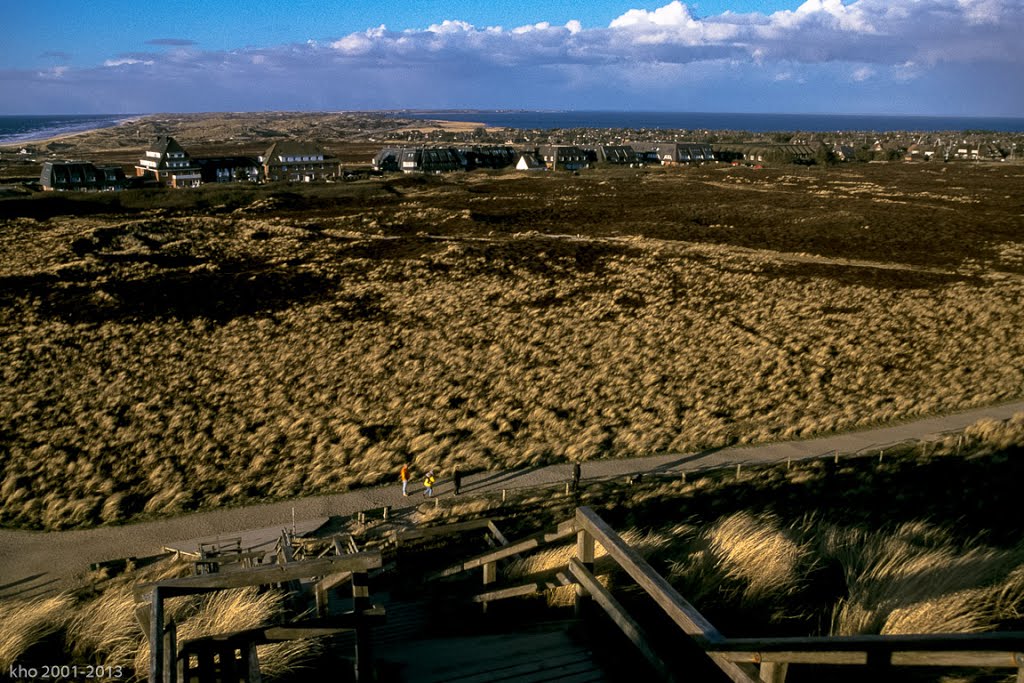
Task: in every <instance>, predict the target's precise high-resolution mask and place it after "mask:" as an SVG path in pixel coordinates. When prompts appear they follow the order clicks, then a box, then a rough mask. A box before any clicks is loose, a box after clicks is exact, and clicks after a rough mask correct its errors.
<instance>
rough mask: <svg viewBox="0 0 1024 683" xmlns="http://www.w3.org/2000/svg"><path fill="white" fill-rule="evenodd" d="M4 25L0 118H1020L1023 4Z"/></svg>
mask: <svg viewBox="0 0 1024 683" xmlns="http://www.w3.org/2000/svg"><path fill="white" fill-rule="evenodd" d="M4 17H5V23H6V24H7V28H6V29H5V31H4V34H5V37H4V40H3V41H2V42H0V113H6V114H15V113H122V112H123V113H143V112H153V111H251V110H263V109H287V110H339V109H382V108H388V109H390V108H546V109H568V108H574V109H634V110H671V111H744V112H758V111H764V112H797V113H802V112H811V113H814V112H849V113H892V114H934V115H977V116H1024V88H1022V87H1021V85H1020V77H1019V74H1020V73H1024V41H1022V40H1021V38H1020V35H1021V33H1020V32H1021V30H1022V27H1024V2H1022V0H807V1H806V2H800V0H795V1H785V0H763V1H757V0H702V1H701V2H692V3H681V2H678V0H676V1H673V2H668V1H667V0H655V1H654V2H653V3H650V4H645V3H643V2H639V1H637V0H623V1H615V0H596V1H591V2H585V3H584V2H579V0H576V1H574V2H567V1H564V0H544V1H541V0H522V1H518V2H465V1H460V0H447V1H444V0H404V1H396V0H392V1H390V2H357V1H350V2H342V1H332V0H317V1H314V0H293V1H290V2H289V1H284V0H278V1H277V2H263V1H259V0H249V1H248V2H241V1H239V0H218V1H217V2H210V3H204V2H196V0H191V1H190V2H180V1H179V0H163V1H162V2H155V3H132V2H112V1H110V0H96V1H95V2H83V1H81V0H77V1H69V0H34V1H32V2H19V3H16V4H12V6H10V7H9V8H7V9H5V11H4Z"/></svg>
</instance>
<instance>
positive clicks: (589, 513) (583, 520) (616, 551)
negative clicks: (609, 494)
mask: <svg viewBox="0 0 1024 683" xmlns="http://www.w3.org/2000/svg"><path fill="white" fill-rule="evenodd" d="M576 527H577V528H578V529H580V530H586V531H588V532H589V533H591V534H593V536H594V539H595V540H596V541H597V542H598V543H600V544H601V546H602V547H603V548H604V549H605V551H606V552H607V553H608V555H609V556H610V557H611V558H612V559H613V560H615V561H616V562H617V563H618V564H619V566H620V567H622V568H623V569H624V570H625V571H626V573H627V574H629V575H630V576H631V577H633V580H634V581H636V582H637V583H638V584H640V586H641V587H642V588H643V589H644V590H645V591H647V594H648V595H650V596H651V597H652V598H653V599H654V601H655V602H656V603H657V604H658V606H659V607H661V609H662V610H664V611H665V613H666V614H667V615H668V616H669V617H670V618H671V619H672V621H674V622H675V623H676V624H677V625H678V626H679V627H680V628H681V629H682V630H683V632H684V633H686V634H687V635H689V636H690V637H692V638H693V639H694V640H696V641H697V643H698V644H699V645H701V646H702V647H705V649H706V646H707V645H708V644H710V643H714V642H720V641H722V640H723V639H724V638H723V636H722V634H721V633H720V632H719V631H718V629H716V628H715V627H714V626H712V625H711V622H709V621H708V620H707V619H705V618H704V615H702V614H701V613H700V612H698V611H697V609H696V608H695V607H694V606H693V605H691V604H690V603H689V602H688V601H687V600H686V599H685V598H683V596H682V595H680V594H679V591H677V590H676V589H675V588H673V587H672V585H671V584H669V582H668V581H666V580H665V578H664V577H663V576H661V574H659V573H658V572H656V571H655V570H654V568H653V567H652V566H651V565H650V564H648V563H647V560H645V559H643V558H642V557H640V555H639V554H637V552H636V551H635V550H633V549H632V548H631V547H629V544H628V543H626V542H625V541H623V540H622V538H621V537H620V536H619V535H618V534H617V533H615V531H614V530H613V529H612V528H611V527H610V526H608V524H607V523H606V522H605V521H604V520H603V519H601V518H600V517H599V516H598V515H597V513H595V512H594V511H593V510H591V509H590V508H589V507H579V508H576ZM577 578H579V577H578V576H577ZM708 656H710V657H711V659H712V660H713V661H714V662H715V664H716V665H717V666H718V668H719V669H721V670H722V672H723V673H724V674H725V675H726V676H728V677H729V678H730V679H731V680H732V681H733V683H757V678H758V675H757V671H756V669H755V668H754V667H752V666H750V665H747V664H738V663H736V662H731V661H729V660H727V659H724V658H722V657H720V656H718V655H717V654H715V653H709V655H708Z"/></svg>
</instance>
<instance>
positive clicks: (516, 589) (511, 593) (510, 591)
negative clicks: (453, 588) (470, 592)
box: [471, 583, 544, 602]
mask: <svg viewBox="0 0 1024 683" xmlns="http://www.w3.org/2000/svg"><path fill="white" fill-rule="evenodd" d="M543 590H544V586H543V584H539V583H528V584H525V585H523V586H513V587H512V588H502V589H501V590H496V591H490V592H489V593H480V594H479V595H474V596H473V597H472V598H471V600H472V601H473V602H494V601H495V600H505V599H506V598H519V597H522V596H524V595H537V594H538V593H541V592H543Z"/></svg>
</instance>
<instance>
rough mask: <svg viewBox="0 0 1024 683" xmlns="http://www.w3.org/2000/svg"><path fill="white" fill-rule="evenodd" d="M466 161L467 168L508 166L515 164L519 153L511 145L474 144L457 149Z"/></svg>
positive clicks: (469, 169)
mask: <svg viewBox="0 0 1024 683" xmlns="http://www.w3.org/2000/svg"><path fill="white" fill-rule="evenodd" d="M455 151H456V153H458V154H459V155H460V156H461V157H462V158H463V159H465V162H466V170H467V171H472V170H473V169H476V168H507V167H508V166H514V165H515V163H516V160H517V159H518V158H519V155H518V154H517V153H516V151H515V150H514V149H512V148H511V147H503V146H484V145H473V146H471V147H457V148H456V149H455Z"/></svg>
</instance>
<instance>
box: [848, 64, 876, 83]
mask: <svg viewBox="0 0 1024 683" xmlns="http://www.w3.org/2000/svg"><path fill="white" fill-rule="evenodd" d="M874 75H875V70H874V69H872V68H871V67H870V66H858V67H857V68H856V69H854V70H853V73H852V74H850V78H852V79H853V80H855V81H857V82H858V83H863V82H864V81H866V80H868V79H870V78H871V77H872V76H874Z"/></svg>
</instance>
